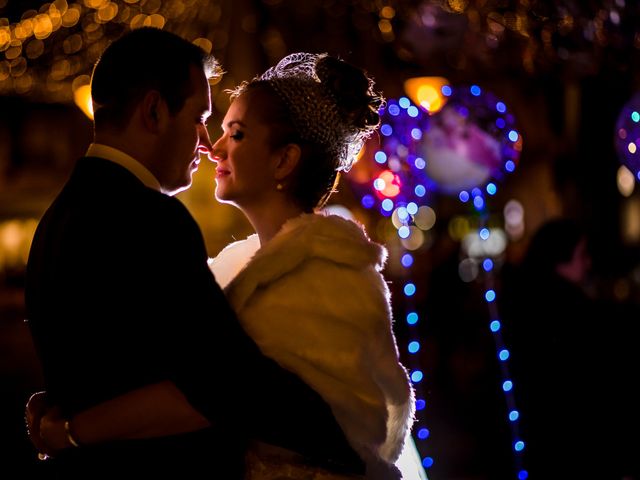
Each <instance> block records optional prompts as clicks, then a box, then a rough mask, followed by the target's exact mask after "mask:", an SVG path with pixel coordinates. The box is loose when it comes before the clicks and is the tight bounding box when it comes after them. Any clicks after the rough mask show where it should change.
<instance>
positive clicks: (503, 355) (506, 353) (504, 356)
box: [498, 348, 509, 362]
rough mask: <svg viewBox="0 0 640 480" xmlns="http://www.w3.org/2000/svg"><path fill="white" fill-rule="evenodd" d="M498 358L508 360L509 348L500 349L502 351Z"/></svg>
mask: <svg viewBox="0 0 640 480" xmlns="http://www.w3.org/2000/svg"><path fill="white" fill-rule="evenodd" d="M498 358H499V359H500V360H502V361H503V362H504V361H506V360H507V359H508V358H509V350H507V349H506V348H503V349H502V350H500V353H498Z"/></svg>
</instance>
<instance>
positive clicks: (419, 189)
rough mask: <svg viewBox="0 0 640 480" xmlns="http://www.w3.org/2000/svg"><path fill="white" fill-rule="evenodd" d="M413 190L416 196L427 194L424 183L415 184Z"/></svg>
mask: <svg viewBox="0 0 640 480" xmlns="http://www.w3.org/2000/svg"><path fill="white" fill-rule="evenodd" d="M413 191H414V192H415V194H416V195H417V196H418V197H421V198H422V197H424V196H425V195H426V194H427V189H426V188H425V187H424V185H416V188H414V189H413Z"/></svg>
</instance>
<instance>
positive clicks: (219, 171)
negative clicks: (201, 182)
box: [216, 168, 231, 178]
mask: <svg viewBox="0 0 640 480" xmlns="http://www.w3.org/2000/svg"><path fill="white" fill-rule="evenodd" d="M230 174H231V172H230V171H229V170H225V169H224V168H216V178H222V177H226V176H228V175H230Z"/></svg>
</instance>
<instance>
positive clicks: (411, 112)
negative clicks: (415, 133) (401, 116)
mask: <svg viewBox="0 0 640 480" xmlns="http://www.w3.org/2000/svg"><path fill="white" fill-rule="evenodd" d="M407 114H408V115H409V116H410V117H411V118H416V117H417V116H418V115H419V114H420V110H418V107H416V106H414V105H411V106H410V107H409V108H407Z"/></svg>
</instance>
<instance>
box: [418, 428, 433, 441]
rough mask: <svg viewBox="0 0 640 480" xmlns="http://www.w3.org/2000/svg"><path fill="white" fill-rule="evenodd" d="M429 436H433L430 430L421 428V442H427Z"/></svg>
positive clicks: (419, 431) (419, 434)
mask: <svg viewBox="0 0 640 480" xmlns="http://www.w3.org/2000/svg"><path fill="white" fill-rule="evenodd" d="M429 435H431V432H429V429H428V428H421V429H420V430H418V438H419V439H420V440H426V439H427V438H429Z"/></svg>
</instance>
